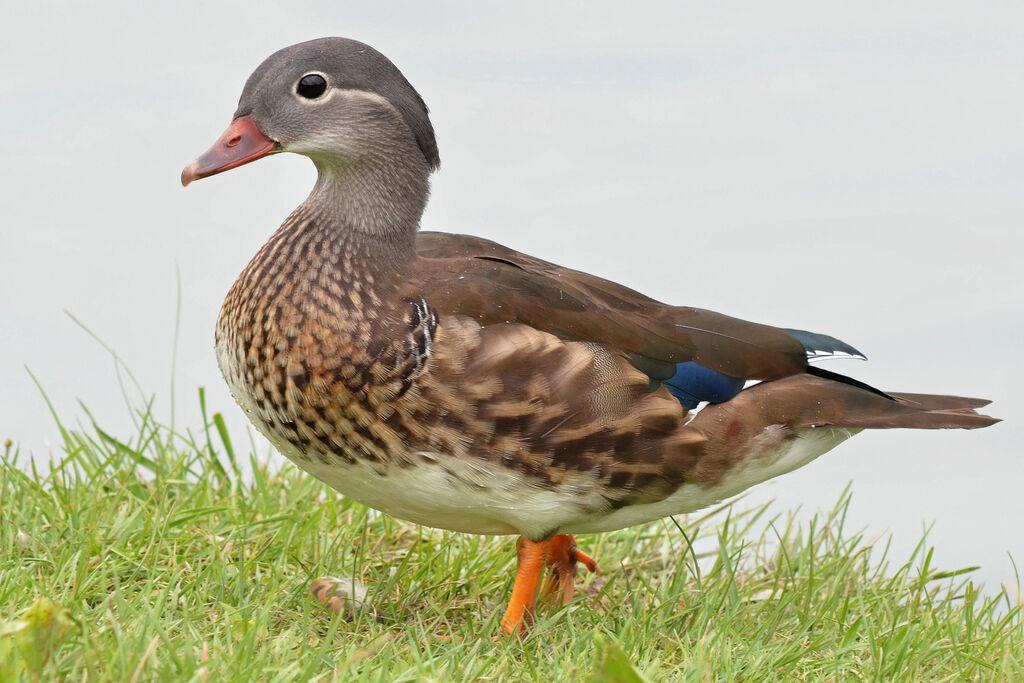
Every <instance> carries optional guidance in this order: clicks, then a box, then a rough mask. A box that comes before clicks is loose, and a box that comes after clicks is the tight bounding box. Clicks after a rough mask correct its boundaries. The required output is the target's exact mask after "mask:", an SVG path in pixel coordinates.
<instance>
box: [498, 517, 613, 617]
mask: <svg viewBox="0 0 1024 683" xmlns="http://www.w3.org/2000/svg"><path fill="white" fill-rule="evenodd" d="M516 555H517V558H518V566H517V567H516V581H515V585H513V586H512V597H511V599H510V600H509V601H508V607H506V608H505V616H504V617H502V620H501V628H502V630H503V631H505V633H508V634H514V633H521V632H522V631H523V630H524V629H525V628H526V626H527V625H528V624H529V623H530V621H531V620H532V618H533V612H534V608H535V607H536V604H537V589H538V588H539V587H540V583H541V578H542V576H543V574H544V568H545V567H551V573H552V576H551V578H550V579H549V580H548V582H547V583H546V584H545V587H544V589H543V596H544V600H545V601H546V602H555V601H556V600H558V601H559V602H560V603H561V604H563V605H565V604H568V603H569V601H570V600H572V597H573V594H574V592H575V589H574V585H573V584H574V582H575V579H576V572H577V566H576V565H577V564H578V563H582V564H583V566H585V567H586V568H587V569H589V570H590V571H592V572H595V573H596V572H597V571H598V568H597V562H595V561H594V558H592V557H591V556H590V555H587V554H586V553H585V552H583V551H582V550H580V549H579V548H578V547H577V546H576V538H575V537H574V536H572V535H570V534H559V535H558V536H554V537H552V538H551V539H550V540H547V541H530V540H528V539H526V538H523V537H522V536H520V537H519V540H518V541H517V542H516ZM556 596H558V597H556Z"/></svg>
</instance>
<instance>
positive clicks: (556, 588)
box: [544, 534, 599, 605]
mask: <svg viewBox="0 0 1024 683" xmlns="http://www.w3.org/2000/svg"><path fill="white" fill-rule="evenodd" d="M550 543H551V545H550V546H549V547H548V557H547V565H548V566H549V567H551V574H552V576H551V578H550V579H549V580H548V582H547V584H546V586H545V588H544V599H545V601H546V602H555V601H558V602H560V603H561V604H562V605H567V604H569V602H570V601H571V600H572V598H573V595H575V592H576V588H575V582H576V573H577V572H578V571H579V570H578V568H577V566H576V565H577V563H582V564H583V566H585V567H586V568H587V569H589V570H590V571H592V572H594V573H595V574H596V573H597V572H598V571H599V570H598V567H597V562H596V561H595V560H594V558H592V557H591V556H590V555H587V554H586V553H585V552H583V551H582V550H580V549H579V547H578V546H577V545H576V537H575V536H573V535H572V534H559V535H558V536H555V537H553V538H552V539H551V542H550ZM556 579H557V580H556Z"/></svg>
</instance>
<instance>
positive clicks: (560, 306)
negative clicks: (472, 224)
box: [406, 232, 807, 380]
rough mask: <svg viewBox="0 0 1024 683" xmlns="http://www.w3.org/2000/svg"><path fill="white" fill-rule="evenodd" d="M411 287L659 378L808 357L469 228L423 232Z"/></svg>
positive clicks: (435, 300) (767, 334)
mask: <svg viewBox="0 0 1024 683" xmlns="http://www.w3.org/2000/svg"><path fill="white" fill-rule="evenodd" d="M416 250H417V253H418V256H419V261H418V266H419V268H418V273H417V276H416V277H415V278H414V279H412V280H411V281H409V282H408V283H406V286H407V287H408V288H409V295H410V296H414V297H418V296H420V294H419V293H420V292H430V303H431V305H433V306H434V307H435V308H436V309H437V310H438V312H439V313H440V314H441V315H464V316H468V317H471V318H473V319H475V320H477V321H479V322H480V323H481V324H484V325H493V324H498V323H504V322H518V323H523V324H526V325H529V326H531V327H533V328H536V329H538V330H543V331H545V332H550V333H551V334H554V335H556V336H558V337H560V338H562V339H567V340H578V341H590V342H596V343H599V344H602V345H604V346H607V347H609V348H613V349H618V350H620V351H621V352H622V353H624V354H625V355H626V356H627V357H628V358H629V359H630V362H632V363H633V364H634V365H635V366H636V367H637V368H639V369H640V370H643V371H644V372H645V373H647V374H648V375H649V376H651V377H653V378H655V379H665V378H668V377H671V376H672V374H673V372H674V370H675V368H674V364H675V363H680V362H683V361H688V360H693V361H697V362H699V363H701V364H702V365H705V366H707V367H710V368H713V369H715V370H718V371H720V372H724V373H726V374H728V375H731V376H733V377H741V378H749V379H763V380H769V379H777V378H780V377H786V376H788V375H793V374H798V373H801V372H803V371H804V370H805V369H806V367H807V361H806V356H805V352H804V349H803V347H802V346H801V345H800V343H799V342H798V341H797V340H796V339H794V338H793V337H791V336H790V335H789V334H787V333H786V332H784V331H782V330H780V329H778V328H775V327H770V326H768V325H760V324H757V323H751V322H747V321H744V320H739V319H738V318H732V317H729V316H726V315H722V314H720V313H714V312H712V311H705V310H701V309H699V308H689V307H682V306H669V305H667V304H663V303H661V302H659V301H655V300H654V299H651V298H650V297H646V296H644V295H643V294H640V293H639V292H636V291H633V290H632V289H629V288H628V287H623V286H622V285H618V284H615V283H614V282H609V281H608V280H604V279H601V278H599V277H595V276H593V275H589V274H587V273H581V272H579V271H575V270H571V269H569V268H562V267H560V266H557V265H554V264H552V263H548V262H547V261H542V260H541V259H538V258H534V257H532V256H528V255H526V254H521V253H519V252H517V251H514V250H512V249H509V248H507V247H503V246H501V245H500V244H497V243H495V242H491V241H489V240H485V239H481V238H479V237H472V236H469V235H449V234H445V233H435V232H423V233H420V234H419V235H418V238H417V242H416Z"/></svg>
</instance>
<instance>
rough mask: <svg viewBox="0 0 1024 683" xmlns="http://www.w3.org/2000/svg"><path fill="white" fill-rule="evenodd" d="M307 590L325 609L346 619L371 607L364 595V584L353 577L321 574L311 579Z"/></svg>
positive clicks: (365, 591)
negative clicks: (313, 579)
mask: <svg viewBox="0 0 1024 683" xmlns="http://www.w3.org/2000/svg"><path fill="white" fill-rule="evenodd" d="M309 590H310V592H312V593H313V596H314V597H316V599H317V600H319V601H320V603H321V604H323V605H325V606H326V607H327V609H329V610H331V611H332V612H334V613H335V614H338V615H341V616H343V617H345V618H347V619H351V618H352V617H354V616H355V615H356V614H359V613H360V612H363V611H366V610H372V609H373V605H372V603H371V602H370V601H369V600H368V599H367V597H366V593H367V590H366V586H365V585H364V584H363V583H362V582H361V581H359V580H357V579H354V578H350V577H345V578H339V577H336V576H323V577H320V578H319V579H316V580H315V581H313V583H312V584H310V586H309Z"/></svg>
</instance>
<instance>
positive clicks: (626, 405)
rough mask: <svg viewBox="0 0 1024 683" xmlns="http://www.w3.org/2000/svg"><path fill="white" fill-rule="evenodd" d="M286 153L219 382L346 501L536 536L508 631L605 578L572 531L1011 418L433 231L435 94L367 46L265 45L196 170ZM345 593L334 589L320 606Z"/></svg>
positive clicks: (807, 342) (230, 324)
mask: <svg viewBox="0 0 1024 683" xmlns="http://www.w3.org/2000/svg"><path fill="white" fill-rule="evenodd" d="M283 152H291V153H294V154H301V155H304V156H306V157H308V158H309V159H310V160H312V162H313V164H314V165H315V167H316V171H317V179H316V182H315V184H314V186H313V189H312V191H311V192H310V194H309V196H308V198H307V199H306V200H305V201H303V202H302V204H300V205H299V206H298V208H296V209H295V210H294V211H293V212H292V213H291V215H289V216H288V217H287V218H286V219H285V221H284V222H283V224H282V225H281V226H280V227H279V228H278V230H277V231H276V232H275V233H273V235H272V236H271V237H270V239H269V240H268V241H267V242H266V244H265V245H264V246H263V247H262V248H261V249H260V250H259V252H258V253H257V254H256V255H255V257H253V259H252V260H251V261H250V262H249V264H248V265H247V266H246V267H245V269H244V270H243V271H242V273H241V275H240V276H239V277H238V279H237V280H236V281H235V283H234V285H233V286H232V287H231V289H230V291H229V292H228V294H227V297H226V298H225V300H224V303H223V307H222V308H221V311H220V315H219V318H218V320H217V325H216V334H215V346H216V354H217V361H218V364H219V366H220V369H221V371H222V373H223V376H224V379H225V381H226V382H227V385H228V387H229V388H230V391H231V393H232V395H233V397H234V399H235V400H236V401H237V402H238V404H239V406H241V408H242V409H243V410H244V412H245V413H246V415H247V416H248V418H249V419H250V420H251V421H252V423H253V424H254V425H255V427H256V429H258V430H259V431H260V432H261V433H262V434H263V435H264V436H265V437H266V438H267V439H268V440H269V441H270V443H271V444H273V446H274V447H275V448H276V449H277V450H279V451H280V452H281V453H282V454H283V455H284V456H285V457H287V458H288V459H289V460H291V461H292V462H293V463H294V464H296V465H297V466H298V467H300V468H302V469H303V470H305V471H306V472H308V473H309V474H310V475H312V476H313V477H316V478H317V479H319V480H321V481H323V482H324V483H326V484H327V485H328V486H330V487H331V488H333V489H335V490H337V491H338V492H340V493H341V494H343V495H344V496H347V497H350V498H352V499H354V500H356V501H358V502H359V503H362V504H364V505H367V506H369V507H371V508H374V509H376V510H379V511H381V512H383V513H386V514H388V515H392V516H394V517H397V518H400V519H403V520H406V521H408V522H411V523H414V524H419V525H425V526H429V527H435V528H439V529H447V530H452V531H456V532H462V533H467V534H483V535H512V536H517V537H518V538H517V541H516V560H517V564H516V571H515V579H514V583H513V586H512V593H511V597H510V599H509V601H508V605H507V607H506V609H505V612H504V615H503V617H502V619H501V629H502V630H503V631H504V632H506V633H508V634H515V633H519V632H522V631H523V630H524V629H525V628H527V627H529V626H530V625H531V624H532V623H533V621H534V614H535V610H536V608H537V605H538V601H539V600H544V601H546V602H554V603H556V604H559V603H560V604H567V603H568V602H569V601H571V600H572V599H573V596H574V582H575V580H576V575H577V571H578V568H579V566H580V565H583V566H584V567H586V568H588V569H589V570H591V571H597V570H598V565H597V562H596V561H595V559H594V558H592V557H591V556H589V555H588V554H586V553H585V552H584V551H583V550H581V549H580V548H579V546H578V545H577V542H576V535H577V534H583V533H587V534H590V533H598V532H607V531H613V530H616V529H622V528H625V527H630V526H635V525H641V524H646V523H652V522H654V521H656V520H659V519H662V518H664V517H667V516H670V515H677V514H683V513H687V512H691V511H695V510H699V509H701V508H705V507H707V506H709V505H712V504H714V503H716V502H718V501H722V500H725V499H728V498H729V497H731V496H734V495H736V494H738V493H739V492H741V491H743V490H745V489H747V488H749V487H751V486H753V485H755V484H757V483H759V482H763V481H765V480H768V479H771V478H773V477H776V476H779V475H782V474H784V473H786V472H790V471H792V470H794V469H796V468H799V467H802V466H803V465H806V464H807V463H809V462H811V461H812V460H814V459H815V458H817V457H818V456H820V455H822V454H823V453H825V452H827V451H829V450H831V449H833V448H835V447H836V446H838V445H839V444H840V443H842V442H844V441H846V440H847V439H849V438H850V437H852V436H853V435H855V434H857V433H858V432H860V431H861V430H864V429H889V428H911V429H949V428H962V429H975V428H979V427H986V426H989V425H991V424H993V423H995V422H997V421H998V419H996V418H993V417H990V416H988V415H985V414H982V413H980V412H978V409H979V408H981V407H983V406H985V405H987V404H988V403H989V401H987V400H984V399H975V398H965V397H958V396H944V395H931V394H913V393H898V392H892V391H882V390H880V389H876V388H874V387H872V386H870V385H868V384H866V383H864V382H861V381H858V380H856V379H853V378H850V377H847V376H845V375H841V374H838V373H835V372H832V371H830V370H826V369H824V368H822V367H821V366H819V365H816V364H812V362H811V361H815V360H817V359H820V358H835V357H841V356H847V357H857V358H863V354H861V353H860V352H859V351H858V350H857V349H856V348H854V347H852V346H850V345H849V344H846V343H844V342H842V341H840V340H838V339H836V338H834V337H831V336H829V335H825V334H818V333H812V332H808V331H805V330H798V329H791V328H781V327H774V326H771V325H765V324H759V323H753V322H747V321H745V320H740V319H738V318H733V317H730V316H727V315H723V314H721V313H715V312H713V311H708V310H703V309H699V308H692V307H688V306H677V305H670V304H665V303H661V302H659V301H656V300H654V299H652V298H650V297H647V296H644V295H643V294H640V293H639V292H636V291H634V290H632V289H630V288H628V287H625V286H623V285H620V284H616V283H614V282H611V281H608V280H606V279H602V278H601V277H598V276H596V275H591V274H588V273H584V272H579V271H576V270H571V269H569V268H564V267H561V266H558V265H556V264H554V263H551V262H548V261H545V260H542V259H540V258H536V257H533V256H529V255H527V254H523V253H520V252H517V251H515V250H513V249H510V248H508V247H505V246H502V245H501V244H498V243H496V242H492V241H489V240H486V239H482V238H479V237H473V236H470V235H460V234H446V233H440V232H426V231H420V229H419V228H420V221H421V216H422V215H423V211H424V208H425V207H426V204H427V199H428V195H429V191H430V177H431V174H432V173H433V172H435V171H437V170H438V168H439V165H440V156H439V152H438V145H437V139H436V136H435V134H434V129H433V126H432V124H431V120H430V116H429V111H428V109H427V106H426V104H425V103H424V101H423V99H422V97H420V95H419V93H418V92H417V91H416V90H415V89H414V88H413V86H412V85H411V84H410V83H409V81H408V80H406V78H405V77H404V76H403V74H402V72H401V71H400V70H399V69H398V68H397V67H396V66H395V65H394V64H393V63H392V62H391V61H390V60H389V59H388V58H387V57H385V56H384V55H383V54H381V53H380V52H378V51H377V50H375V49H374V48H372V47H370V46H369V45H366V44H364V43H361V42H359V41H356V40H351V39H347V38H339V37H329V38H321V39H317V40H311V41H307V42H303V43H299V44H297V45H292V46H290V47H286V48H284V49H282V50H279V51H277V52H275V53H274V54H272V55H271V56H270V57H268V58H267V59H266V60H265V61H264V62H263V63H262V64H260V65H259V67H258V68H257V69H256V70H255V71H254V72H253V73H252V75H251V76H249V79H248V80H247V81H246V83H245V86H244V87H243V89H242V94H241V97H240V99H239V103H238V108H237V109H236V110H235V113H234V116H233V118H232V122H231V124H230V125H229V126H228V128H227V130H226V131H225V132H224V133H223V135H221V137H220V138H219V139H218V140H217V141H216V142H215V143H214V144H213V146H212V147H211V148H210V149H209V150H208V151H207V152H205V153H204V154H202V155H200V156H199V157H198V158H197V159H196V160H195V161H193V162H192V163H191V164H189V165H188V166H186V167H185V169H184V170H183V171H182V174H181V182H182V184H183V185H188V184H189V183H191V182H193V181H195V180H198V179H200V178H206V177H209V176H212V175H215V174H218V173H221V172H224V171H227V170H229V169H233V168H236V167H238V166H241V165H243V164H247V163H250V162H252V161H256V160H257V159H261V158H264V157H267V156H271V155H274V154H279V153H283ZM548 573H550V576H549V578H547V579H545V575H546V574H548ZM335 588H337V580H332V579H330V578H329V577H328V578H324V579H318V580H317V581H314V582H313V591H314V594H315V595H316V596H317V597H318V598H319V599H320V600H321V601H322V602H324V603H331V601H332V596H333V595H334V589H335Z"/></svg>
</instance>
